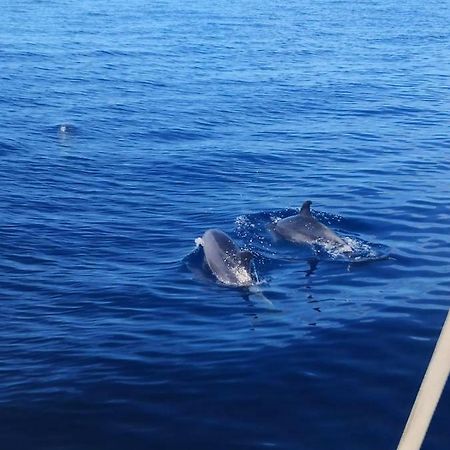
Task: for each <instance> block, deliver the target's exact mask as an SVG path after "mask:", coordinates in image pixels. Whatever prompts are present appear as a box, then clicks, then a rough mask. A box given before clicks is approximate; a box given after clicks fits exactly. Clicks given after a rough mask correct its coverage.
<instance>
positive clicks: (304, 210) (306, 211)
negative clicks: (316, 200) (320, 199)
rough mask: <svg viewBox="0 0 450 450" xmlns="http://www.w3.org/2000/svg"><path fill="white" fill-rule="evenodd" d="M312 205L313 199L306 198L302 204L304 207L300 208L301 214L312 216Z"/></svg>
mask: <svg viewBox="0 0 450 450" xmlns="http://www.w3.org/2000/svg"><path fill="white" fill-rule="evenodd" d="M311 205H312V201H311V200H306V202H305V203H303V205H302V209H301V210H300V214H301V215H302V216H306V217H309V216H311V209H310V208H311Z"/></svg>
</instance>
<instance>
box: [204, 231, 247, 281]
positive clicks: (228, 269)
mask: <svg viewBox="0 0 450 450" xmlns="http://www.w3.org/2000/svg"><path fill="white" fill-rule="evenodd" d="M196 242H197V244H199V245H201V246H202V247H203V251H204V253H205V261H206V264H207V265H208V267H209V268H210V270H211V272H212V273H213V275H214V276H215V277H216V278H217V280H219V281H220V282H221V283H223V284H226V285H229V286H251V285H252V284H254V282H255V280H253V277H252V272H251V261H252V257H253V255H252V254H251V253H250V252H249V251H241V250H240V249H239V248H238V247H237V246H236V244H235V243H234V242H233V240H232V239H231V238H230V237H229V236H228V235H227V234H225V233H224V232H223V231H221V230H216V229H211V230H207V231H205V233H204V234H203V236H202V237H201V238H200V239H196Z"/></svg>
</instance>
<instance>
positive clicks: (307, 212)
mask: <svg viewBox="0 0 450 450" xmlns="http://www.w3.org/2000/svg"><path fill="white" fill-rule="evenodd" d="M311 204H312V202H311V201H310V200H307V201H306V202H304V203H303V205H302V208H301V210H300V213H299V214H296V215H294V216H290V217H286V218H285V219H281V220H278V221H277V222H276V223H274V224H273V225H272V230H273V231H275V233H276V234H278V235H280V236H281V237H282V238H284V239H286V240H288V241H291V242H295V243H297V244H303V243H306V244H325V245H327V244H331V245H332V246H334V247H336V248H337V249H339V250H340V251H342V252H352V251H353V249H352V247H351V246H350V245H349V244H347V242H345V241H344V240H343V239H342V238H340V237H339V236H338V235H337V234H336V233H335V232H334V231H332V230H331V229H330V228H328V227H327V226H325V225H324V224H323V223H321V222H319V221H318V220H317V219H315V218H314V217H313V216H312V215H311V209H310V208H311Z"/></svg>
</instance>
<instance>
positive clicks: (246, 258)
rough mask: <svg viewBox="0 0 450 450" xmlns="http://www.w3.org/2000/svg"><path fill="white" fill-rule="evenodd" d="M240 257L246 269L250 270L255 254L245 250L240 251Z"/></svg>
mask: <svg viewBox="0 0 450 450" xmlns="http://www.w3.org/2000/svg"><path fill="white" fill-rule="evenodd" d="M239 258H240V259H241V263H242V265H243V266H244V267H245V269H246V270H250V263H251V262H252V258H253V255H252V253H251V252H249V251H248V250H243V251H241V252H239Z"/></svg>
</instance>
